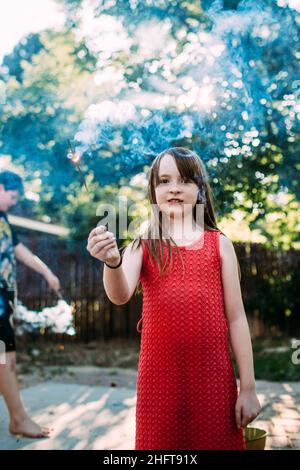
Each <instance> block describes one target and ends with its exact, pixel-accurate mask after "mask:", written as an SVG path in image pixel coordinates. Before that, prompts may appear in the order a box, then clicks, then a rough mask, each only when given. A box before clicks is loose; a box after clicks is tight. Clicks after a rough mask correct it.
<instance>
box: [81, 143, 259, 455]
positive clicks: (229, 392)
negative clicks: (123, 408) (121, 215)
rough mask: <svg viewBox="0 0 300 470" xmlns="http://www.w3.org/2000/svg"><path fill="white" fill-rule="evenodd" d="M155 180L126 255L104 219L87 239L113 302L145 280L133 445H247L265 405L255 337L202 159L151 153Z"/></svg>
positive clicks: (176, 152) (178, 152)
mask: <svg viewBox="0 0 300 470" xmlns="http://www.w3.org/2000/svg"><path fill="white" fill-rule="evenodd" d="M148 189H149V191H148V192H149V200H150V203H151V209H152V217H151V221H150V223H149V225H148V228H147V231H146V232H145V233H144V234H143V235H142V236H140V237H138V238H136V239H135V240H133V242H131V243H130V245H128V246H127V247H126V249H125V250H124V252H123V254H122V255H120V252H119V250H118V247H117V244H116V240H115V237H114V234H113V233H111V232H108V231H106V228H105V227H104V226H99V227H97V228H96V229H94V230H92V232H91V234H90V236H89V240H88V250H89V251H90V253H91V255H92V256H94V257H96V258H98V259H100V260H102V261H104V262H105V266H104V274H103V281H104V287H105V290H106V293H107V295H108V297H109V298H110V300H111V301H112V302H113V303H115V304H117V305H122V304H124V303H126V302H128V301H129V299H130V298H131V297H132V295H133V294H134V292H136V291H137V287H138V286H139V283H141V285H142V291H143V311H142V318H141V319H140V321H139V323H138V326H137V329H138V331H139V332H141V351H140V356H139V365H138V379H137V407H136V439H135V449H136V450H140V449H144V450H201V449H203V450H217V449H223V450H229V449H231V450H244V449H245V442H244V436H243V428H245V426H246V425H247V424H248V423H249V422H251V421H252V420H253V419H254V418H255V417H256V416H257V415H258V414H259V411H260V404H259V401H258V399H257V396H256V391H255V379H254V370H253V356H252V347H251V339H250V333H249V328H248V323H247V319H246V315H245V310H244V306H243V300H242V295H241V289H240V271H239V265H238V261H237V258H236V255H235V251H234V247H233V244H232V242H231V241H230V240H229V239H228V238H227V237H226V236H225V235H224V234H222V232H221V231H220V230H219V229H218V228H217V225H216V220H215V215H214V209H213V202H212V194H211V189H210V186H209V183H208V178H207V174H206V171H205V168H204V165H203V163H202V161H201V159H200V158H199V156H198V155H197V154H195V153H194V152H191V151H189V150H187V149H184V148H178V147H175V148H174V147H173V148H171V149H168V150H166V151H164V152H162V153H161V154H159V155H158V156H157V157H156V158H155V160H154V161H153V163H152V166H151V169H150V178H149V188H148ZM230 344H231V347H232V351H233V354H234V356H235V359H236V362H237V366H238V370H239V376H240V391H239V394H238V390H237V384H236V378H235V374H234V368H233V364H232V360H231V355H230V346H229V345H230Z"/></svg>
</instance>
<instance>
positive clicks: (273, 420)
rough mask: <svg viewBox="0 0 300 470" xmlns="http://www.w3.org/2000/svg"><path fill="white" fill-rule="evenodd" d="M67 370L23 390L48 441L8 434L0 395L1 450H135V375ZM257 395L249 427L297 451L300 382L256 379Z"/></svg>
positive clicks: (273, 444) (270, 443)
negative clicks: (258, 404) (256, 409)
mask: <svg viewBox="0 0 300 470" xmlns="http://www.w3.org/2000/svg"><path fill="white" fill-rule="evenodd" d="M70 369H72V370H71V372H72V373H71V374H70ZM68 372H69V375H65V376H59V377H57V378H55V379H54V380H51V381H46V382H44V383H37V384H35V385H33V386H30V387H28V384H27V385H26V388H24V389H23V390H22V396H23V398H24V401H25V403H26V407H27V409H28V411H29V413H30V415H31V416H32V417H33V418H34V419H35V420H36V421H37V422H38V423H39V424H41V425H44V426H49V427H51V428H53V431H52V434H51V437H50V438H48V439H41V440H33V439H25V438H16V437H13V436H11V435H10V434H9V433H8V431H7V427H8V414H7V410H6V407H5V404H4V401H3V399H2V397H0V416H1V420H0V449H1V450H4V449H6V450H14V449H20V450H21V449H22V450H28V449H38V450H63V449H73V450H81V449H85V450H86V449H91V450H101V449H103V450H125V449H134V434H135V405H136V390H135V383H136V382H135V379H136V371H133V370H128V371H125V370H124V369H123V370H122V369H107V368H106V369H101V368H97V367H88V368H84V367H82V368H78V367H77V368H74V367H73V368H68ZM124 374H125V376H124ZM67 377H69V379H68V378H67ZM84 377H85V380H84V379H83V378H84ZM112 377H113V382H112V381H111V379H112ZM124 377H125V379H124ZM77 380H78V381H79V383H76V381H77ZM67 382H69V383H67ZM70 382H73V383H70ZM80 382H81V383H80ZM82 382H84V383H82ZM99 382H100V383H101V382H102V383H104V385H99ZM91 383H92V384H91ZM124 384H127V386H124ZM257 391H258V396H259V399H260V402H261V404H262V413H261V415H260V416H259V418H258V419H256V420H255V422H253V423H251V426H253V427H259V428H262V429H265V430H266V431H267V432H268V438H267V445H266V448H267V449H300V382H294V383H276V382H266V381H257Z"/></svg>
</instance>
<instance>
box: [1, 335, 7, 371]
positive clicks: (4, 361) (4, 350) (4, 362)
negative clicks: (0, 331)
mask: <svg viewBox="0 0 300 470" xmlns="http://www.w3.org/2000/svg"><path fill="white" fill-rule="evenodd" d="M3 364H6V348H5V343H4V341H1V340H0V365H3Z"/></svg>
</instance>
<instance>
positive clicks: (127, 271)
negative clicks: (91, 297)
mask: <svg viewBox="0 0 300 470" xmlns="http://www.w3.org/2000/svg"><path fill="white" fill-rule="evenodd" d="M104 229H105V227H104V228H103V226H99V227H97V228H96V229H94V230H92V232H91V233H90V235H89V239H88V246H87V249H88V251H89V252H90V254H91V255H92V256H94V257H95V258H97V259H99V260H101V261H105V262H107V263H108V264H109V265H111V266H117V265H118V263H119V260H120V253H119V250H118V246H117V243H116V240H115V238H114V235H113V233H111V232H107V231H105V230H104ZM132 243H133V242H131V243H130V244H129V245H128V246H127V247H126V249H125V250H124V253H123V261H122V264H121V266H120V267H119V268H116V269H111V268H109V267H108V266H106V265H104V270H103V284H104V289H105V291H106V294H107V296H108V298H109V299H110V301H111V302H113V303H114V304H116V305H123V304H125V303H127V302H128V301H129V300H130V299H131V297H132V295H133V293H134V291H135V288H136V286H137V283H138V280H139V276H140V272H141V267H142V259H143V253H142V248H141V246H140V247H139V248H134V249H131V246H132Z"/></svg>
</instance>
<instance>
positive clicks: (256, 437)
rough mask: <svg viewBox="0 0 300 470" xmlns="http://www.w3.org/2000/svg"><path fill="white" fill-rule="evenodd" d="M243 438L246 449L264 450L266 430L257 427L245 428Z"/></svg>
mask: <svg viewBox="0 0 300 470" xmlns="http://www.w3.org/2000/svg"><path fill="white" fill-rule="evenodd" d="M244 438H245V443H246V449H247V450H264V449H265V445H266V438H267V431H265V430H264V429H259V428H248V427H247V428H246V429H245V430H244Z"/></svg>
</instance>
